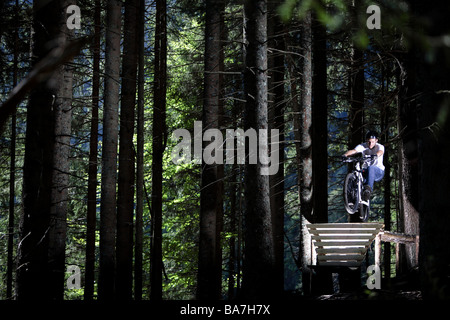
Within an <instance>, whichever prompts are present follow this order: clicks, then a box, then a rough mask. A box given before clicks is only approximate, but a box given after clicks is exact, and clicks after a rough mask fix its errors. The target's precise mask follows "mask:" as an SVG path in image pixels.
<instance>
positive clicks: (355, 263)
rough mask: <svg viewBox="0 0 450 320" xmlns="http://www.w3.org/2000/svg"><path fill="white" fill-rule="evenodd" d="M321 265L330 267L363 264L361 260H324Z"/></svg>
mask: <svg viewBox="0 0 450 320" xmlns="http://www.w3.org/2000/svg"><path fill="white" fill-rule="evenodd" d="M318 265H319V266H330V267H359V266H360V265H361V262H360V261H333V262H331V261H323V262H321V263H320V264H318Z"/></svg>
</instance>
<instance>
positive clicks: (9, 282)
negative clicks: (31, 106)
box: [6, 0, 20, 299]
mask: <svg viewBox="0 0 450 320" xmlns="http://www.w3.org/2000/svg"><path fill="white" fill-rule="evenodd" d="M19 10H20V7H19V1H18V0H16V3H15V8H14V17H15V29H14V49H13V50H14V53H13V54H14V58H13V59H14V61H13V88H14V87H15V86H16V85H17V74H18V60H19V52H18V45H19ZM16 121H17V117H16V112H15V111H13V114H12V117H11V149H10V166H9V215H8V256H7V271H6V298H7V299H12V297H13V295H12V289H13V255H14V252H13V251H14V221H15V218H14V214H15V194H16V188H15V184H16Z"/></svg>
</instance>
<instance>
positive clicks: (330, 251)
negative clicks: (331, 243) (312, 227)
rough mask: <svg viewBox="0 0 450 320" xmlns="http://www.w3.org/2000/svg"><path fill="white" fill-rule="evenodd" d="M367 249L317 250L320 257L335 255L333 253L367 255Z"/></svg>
mask: <svg viewBox="0 0 450 320" xmlns="http://www.w3.org/2000/svg"><path fill="white" fill-rule="evenodd" d="M366 250H367V249H366V248H361V247H348V248H317V249H316V251H317V254H318V255H324V254H333V253H337V254H339V253H349V254H351V253H353V254H365V253H366Z"/></svg>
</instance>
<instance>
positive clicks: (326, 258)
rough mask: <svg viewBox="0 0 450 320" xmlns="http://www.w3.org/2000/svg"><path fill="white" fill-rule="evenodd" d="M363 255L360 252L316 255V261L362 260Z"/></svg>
mask: <svg viewBox="0 0 450 320" xmlns="http://www.w3.org/2000/svg"><path fill="white" fill-rule="evenodd" d="M364 257H365V256H364V255H360V254H350V255H340V254H339V255H326V256H317V261H331V260H340V261H362V260H364Z"/></svg>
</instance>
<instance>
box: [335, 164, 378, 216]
mask: <svg viewBox="0 0 450 320" xmlns="http://www.w3.org/2000/svg"><path fill="white" fill-rule="evenodd" d="M373 159H374V158H373V156H366V157H344V158H343V159H342V161H343V162H350V163H353V169H352V171H350V172H349V173H347V175H346V176H345V180H344V206H345V210H347V212H348V214H355V213H356V212H358V211H359V215H360V218H361V220H362V221H363V222H367V220H368V219H369V208H370V200H367V201H364V200H363V199H362V194H363V188H364V176H363V169H365V168H367V166H368V165H370V162H371V161H373Z"/></svg>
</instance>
